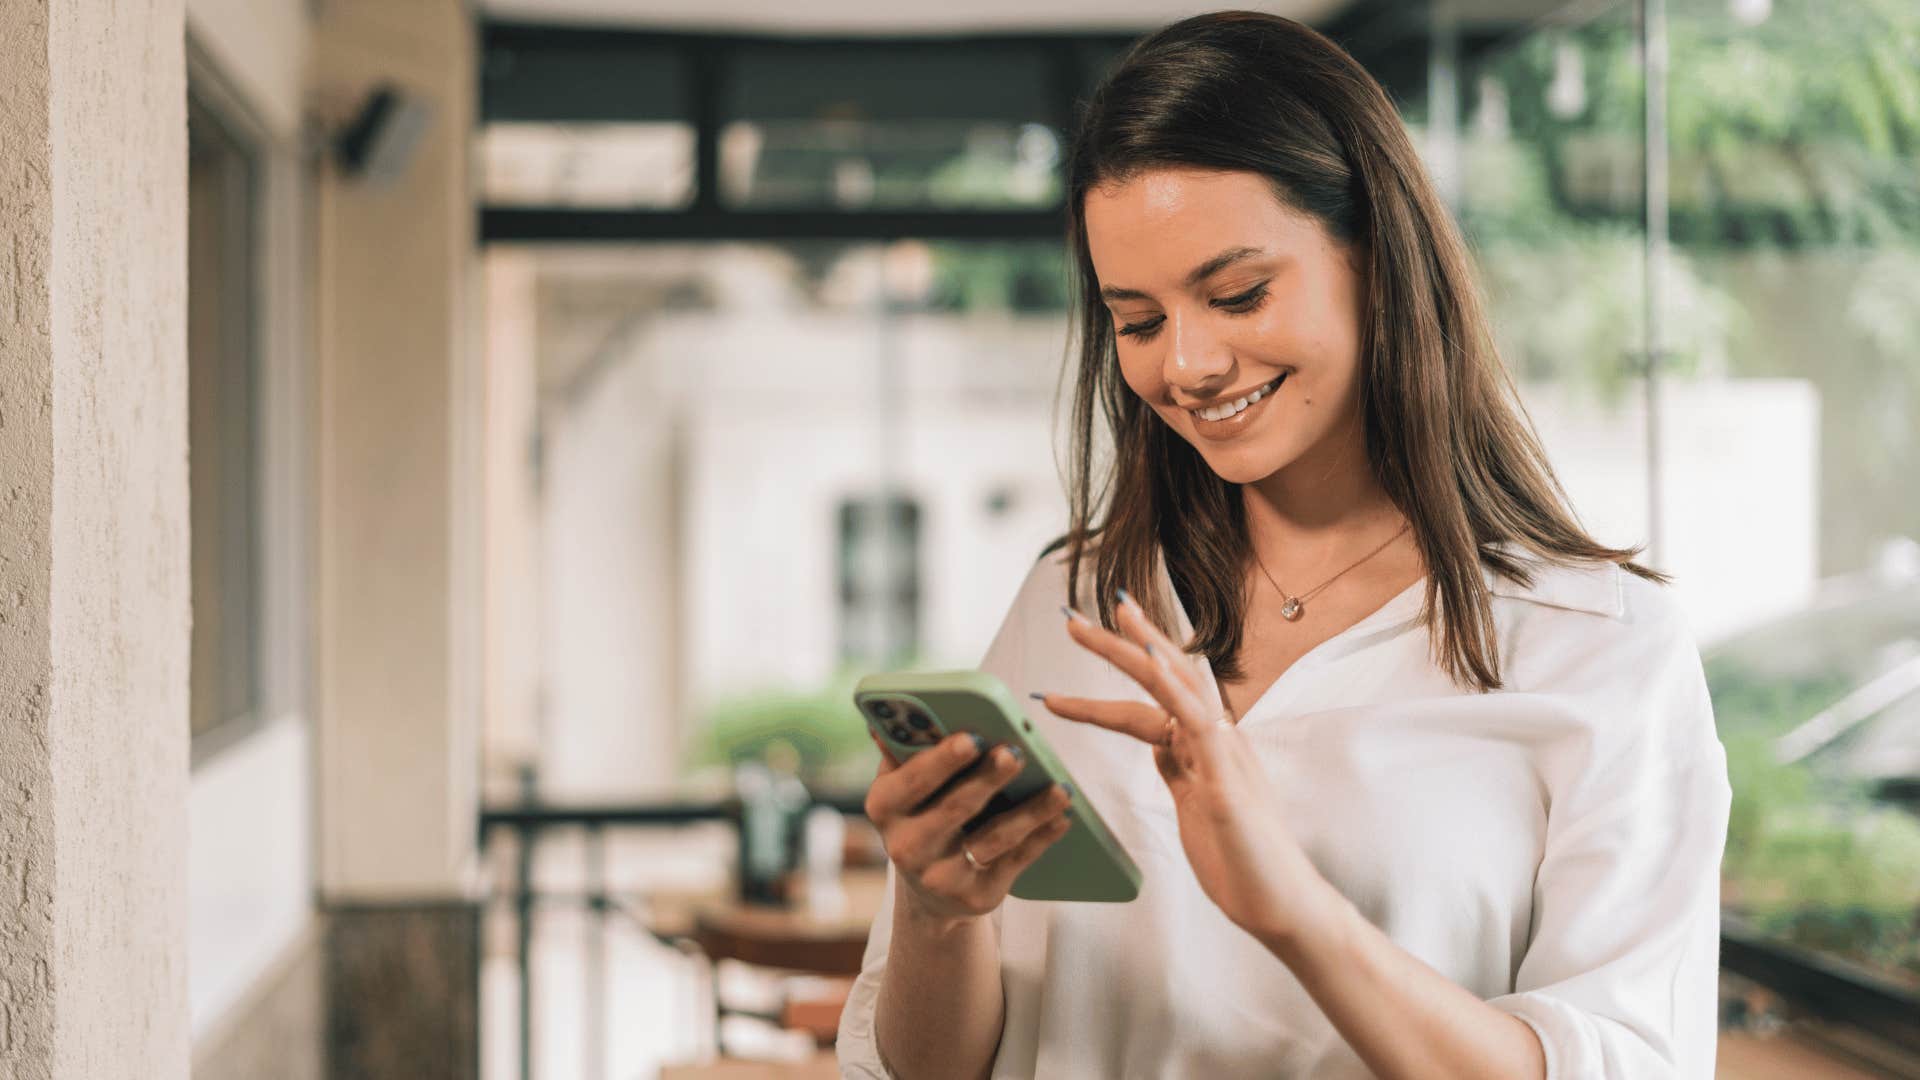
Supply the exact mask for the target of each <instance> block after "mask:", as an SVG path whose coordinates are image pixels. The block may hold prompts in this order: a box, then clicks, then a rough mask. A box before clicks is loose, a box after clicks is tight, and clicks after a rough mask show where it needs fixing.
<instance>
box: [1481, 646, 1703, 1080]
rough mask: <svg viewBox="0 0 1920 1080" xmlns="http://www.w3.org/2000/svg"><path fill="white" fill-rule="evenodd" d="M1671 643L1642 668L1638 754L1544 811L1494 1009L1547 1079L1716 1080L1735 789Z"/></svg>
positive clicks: (1685, 652) (1696, 680) (1694, 675)
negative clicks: (1538, 1060) (1525, 901)
mask: <svg viewBox="0 0 1920 1080" xmlns="http://www.w3.org/2000/svg"><path fill="white" fill-rule="evenodd" d="M1667 647H1668V648H1679V649H1680V652H1679V653H1678V654H1677V657H1678V659H1677V661H1676V654H1675V653H1672V652H1669V653H1667V655H1666V656H1664V657H1662V659H1663V660H1665V661H1667V662H1666V663H1654V664H1652V665H1649V668H1648V669H1647V670H1643V671H1641V672H1638V673H1636V678H1637V679H1650V681H1651V686H1650V689H1651V691H1652V692H1651V693H1650V694H1649V693H1644V692H1643V693H1642V694H1640V695H1638V701H1637V702H1636V704H1637V705H1638V706H1639V710H1641V711H1644V712H1645V713H1647V714H1648V715H1644V716H1641V717H1628V718H1621V719H1623V720H1626V721H1627V722H1628V726H1629V727H1632V728H1636V729H1638V730H1637V735H1638V736H1639V737H1636V738H1635V739H1633V740H1632V742H1633V744H1634V745H1633V749H1632V751H1631V752H1628V753H1625V754H1622V755H1619V756H1618V757H1617V758H1616V759H1615V760H1613V761H1610V762H1608V763H1606V764H1605V765H1603V766H1602V767H1599V768H1596V769H1595V770H1593V771H1592V772H1590V773H1589V774H1588V775H1587V776H1586V777H1585V778H1584V782H1582V783H1581V784H1579V785H1577V786H1576V787H1575V788H1574V789H1573V790H1572V791H1570V792H1568V793H1567V794H1566V795H1565V797H1564V798H1556V800H1555V805H1553V806H1550V807H1549V811H1548V829H1547V839H1546V848H1545V852H1544V855H1543V857H1542V859H1541V863H1540V868H1539V874H1538V877H1537V878H1536V880H1535V885H1534V896H1533V904H1534V911H1533V916H1534V921H1533V933H1532V935H1531V937H1530V939H1529V942H1528V946H1527V950H1526V953H1525V955H1524V957H1523V958H1522V960H1521V963H1520V967H1519V970H1518V972H1517V974H1516V977H1515V979H1514V990H1515V992H1513V993H1511V994H1506V995H1503V996H1500V997H1496V998H1493V999H1491V1000H1490V1001H1489V1002H1488V1004H1490V1005H1493V1006H1494V1007H1495V1008H1498V1009H1501V1010H1503V1011H1505V1012H1508V1013H1511V1014H1512V1015H1514V1016H1517V1017H1519V1018H1520V1019H1521V1020H1522V1021H1524V1022H1526V1023H1527V1024H1528V1025H1529V1026H1531V1027H1532V1028H1533V1030H1534V1032H1535V1033H1536V1034H1538V1035H1539V1037H1540V1042H1541V1044H1542V1046H1543V1047H1544V1048H1545V1050H1546V1060H1547V1080H1666V1078H1674V1080H1711V1078H1712V1077H1713V1075H1714V1054H1715V1050H1716V1048H1717V1040H1718V996H1719V995H1718V985H1719V958H1720V860H1721V856H1722V854H1723V852H1724V850H1725V846H1726V836H1727V816H1728V811H1729V809H1730V806H1731V802H1732V797H1733V790H1732V788H1731V786H1730V785H1729V783H1728V779H1727V760H1726V751H1725V748H1724V747H1723V746H1722V744H1721V743H1720V741H1719V740H1718V738H1716V737H1715V736H1714V727H1713V714H1712V705H1711V703H1710V701H1709V700H1708V697H1707V689H1706V684H1705V679H1704V677H1703V675H1702V674H1701V670H1700V661H1699V653H1698V650H1697V649H1695V648H1694V647H1693V645H1692V642H1691V639H1690V638H1689V639H1687V640H1686V641H1685V643H1684V645H1683V646H1681V645H1678V644H1676V643H1674V642H1672V641H1669V642H1668V643H1667ZM1641 685H1642V687H1643V689H1644V688H1648V683H1646V682H1642V683H1641ZM1642 721H1644V722H1647V723H1645V724H1644V725H1643V724H1642V723H1641V722H1642ZM1562 803H1566V804H1567V805H1561V804H1562Z"/></svg>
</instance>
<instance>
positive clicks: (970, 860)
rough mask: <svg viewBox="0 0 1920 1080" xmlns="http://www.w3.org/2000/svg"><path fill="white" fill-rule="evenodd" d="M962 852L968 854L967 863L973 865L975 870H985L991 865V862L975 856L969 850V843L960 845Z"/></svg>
mask: <svg viewBox="0 0 1920 1080" xmlns="http://www.w3.org/2000/svg"><path fill="white" fill-rule="evenodd" d="M960 854H961V855H964V856H966V859H967V865H968V866H971V867H973V868H974V869H975V870H985V869H986V868H987V867H988V866H989V865H990V863H983V862H981V861H980V860H979V859H976V858H974V857H973V852H971V851H968V850H967V845H965V844H961V845H960Z"/></svg>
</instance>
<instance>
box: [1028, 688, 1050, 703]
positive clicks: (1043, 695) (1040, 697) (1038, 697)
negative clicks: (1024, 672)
mask: <svg viewBox="0 0 1920 1080" xmlns="http://www.w3.org/2000/svg"><path fill="white" fill-rule="evenodd" d="M1027 696H1028V697H1030V698H1032V699H1033V700H1035V701H1045V700H1047V692H1046V691H1045V690H1035V691H1033V692H1032V693H1030V694H1028V695H1027Z"/></svg>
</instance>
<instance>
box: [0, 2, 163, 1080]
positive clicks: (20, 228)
mask: <svg viewBox="0 0 1920 1080" xmlns="http://www.w3.org/2000/svg"><path fill="white" fill-rule="evenodd" d="M182 33H183V17H182V14H181V4H180V0H141V2H138V3H122V4H112V5H109V4H75V3H52V2H50V0H0V1075H4V1076H6V1077H9V1078H18V1080H48V1078H52V1077H81V1076H84V1077H88V1078H89V1080H93V1078H100V1080H114V1078H119V1077H128V1078H132V1077H141V1078H148V1077H161V1078H168V1077H185V1076H186V1075H187V1070H188V1056H189V1035H188V1020H187V983H186V978H187V975H186V959H185V938H186V922H187V911H186V840H187V837H186V799H187V771H188V770H187V741H188V718H187V665H188V639H189V628H190V616H189V610H188V606H189V588H188V574H189V570H188V546H187V544H188V538H187V426H186V425H187V404H186V396H187V381H186V324H185V316H186V292H185V277H186V107H185V102H186V97H185V95H186V89H185V70H186V69H185V58H184V51H183V44H182Z"/></svg>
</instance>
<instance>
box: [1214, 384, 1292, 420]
mask: <svg viewBox="0 0 1920 1080" xmlns="http://www.w3.org/2000/svg"><path fill="white" fill-rule="evenodd" d="M1279 382H1280V380H1279V379H1275V380H1274V381H1273V382H1270V383H1268V384H1267V385H1265V386H1263V387H1261V388H1260V389H1258V390H1255V391H1254V392H1253V393H1251V394H1248V395H1247V396H1246V397H1243V398H1240V399H1239V400H1237V401H1230V402H1228V403H1226V404H1225V405H1213V406H1209V407H1208V408H1205V409H1195V410H1193V414H1194V415H1195V416H1198V417H1199V418H1200V419H1202V420H1225V419H1226V418H1227V417H1229V416H1233V415H1235V414H1237V413H1238V412H1239V411H1240V410H1241V409H1244V408H1246V407H1247V406H1249V405H1251V404H1253V403H1254V402H1256V401H1259V400H1260V399H1261V398H1263V397H1266V396H1267V395H1268V394H1270V393H1272V392H1273V390H1274V388H1275V387H1276V386H1278V385H1279Z"/></svg>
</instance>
